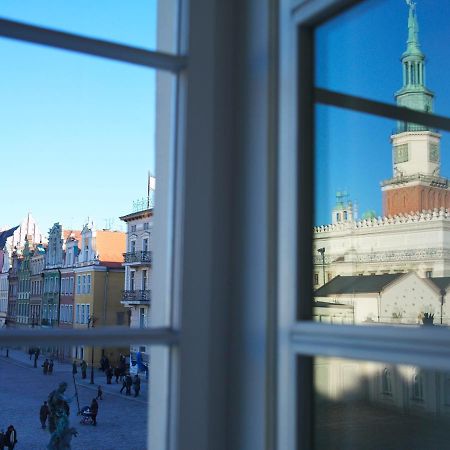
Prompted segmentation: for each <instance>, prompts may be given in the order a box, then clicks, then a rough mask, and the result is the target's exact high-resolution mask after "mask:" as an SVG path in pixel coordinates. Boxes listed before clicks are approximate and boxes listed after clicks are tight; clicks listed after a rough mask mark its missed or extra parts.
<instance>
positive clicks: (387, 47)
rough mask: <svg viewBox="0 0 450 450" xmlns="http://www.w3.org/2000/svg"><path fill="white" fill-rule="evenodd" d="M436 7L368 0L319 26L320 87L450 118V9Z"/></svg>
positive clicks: (318, 77) (441, 5)
mask: <svg viewBox="0 0 450 450" xmlns="http://www.w3.org/2000/svg"><path fill="white" fill-rule="evenodd" d="M436 6H437V4H436V5H431V4H428V3H427V2H417V5H416V6H415V9H414V8H413V7H412V6H411V8H410V7H408V6H407V5H406V3H405V2H402V1H397V0H382V1H380V0H369V1H365V2H361V3H360V4H359V5H357V6H355V7H353V8H351V9H350V10H348V11H347V12H346V13H344V14H341V15H339V16H338V17H336V18H335V19H334V20H330V21H328V22H326V23H325V24H324V25H322V26H320V27H318V29H317V32H316V38H317V41H316V62H317V70H316V85H317V86H319V87H322V88H327V89H331V90H335V91H338V92H343V93H346V94H351V95H357V96H361V97H365V98H369V99H374V100H379V101H383V102H387V103H397V104H399V105H403V106H407V107H410V108H413V109H419V110H422V111H435V112H436V113H438V114H440V115H448V114H449V112H450V94H449V92H448V89H447V83H446V79H447V77H446V76H445V74H448V73H450V63H449V62H448V58H447V59H446V58H442V52H444V51H445V48H444V42H447V41H448V39H449V36H450V34H449V33H450V30H449V27H448V24H447V22H446V19H445V18H446V17H447V16H448V14H449V13H450V4H449V3H448V2H440V3H439V8H437V7H436ZM435 99H436V103H435V102H434V100H435Z"/></svg>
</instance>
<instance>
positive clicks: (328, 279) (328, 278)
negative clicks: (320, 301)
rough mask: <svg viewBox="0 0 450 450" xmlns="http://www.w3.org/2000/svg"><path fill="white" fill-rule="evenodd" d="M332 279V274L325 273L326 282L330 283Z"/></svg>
mask: <svg viewBox="0 0 450 450" xmlns="http://www.w3.org/2000/svg"><path fill="white" fill-rule="evenodd" d="M332 279H333V274H332V273H331V272H327V281H331V280H332Z"/></svg>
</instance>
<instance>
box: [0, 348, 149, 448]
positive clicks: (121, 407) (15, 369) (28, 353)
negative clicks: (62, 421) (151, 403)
mask: <svg viewBox="0 0 450 450" xmlns="http://www.w3.org/2000/svg"><path fill="white" fill-rule="evenodd" d="M134 347H136V350H135V351H133V352H131V353H130V350H129V347H127V346H125V347H123V348H119V347H117V348H111V347H96V348H95V349H94V353H93V354H92V347H90V346H86V345H79V346H73V347H72V346H63V345H59V346H56V345H55V346H54V347H52V346H48V347H45V346H42V347H29V348H22V349H18V348H15V349H8V351H7V350H6V349H5V348H2V349H1V352H0V382H1V384H2V389H1V392H0V402H1V404H2V417H3V418H4V422H5V424H6V426H8V425H9V424H12V425H13V426H14V427H15V429H16V430H17V436H18V441H19V442H20V447H22V448H30V449H31V448H46V446H47V444H48V443H49V441H50V433H49V428H48V426H49V422H48V420H47V421H46V423H45V426H46V429H45V431H44V430H41V429H40V423H39V410H40V407H41V406H42V405H43V402H44V401H48V400H49V399H48V397H49V394H50V393H51V392H52V391H53V390H55V389H57V388H58V386H59V383H61V382H65V383H67V390H66V392H65V394H66V395H67V397H68V398H69V399H72V398H73V400H72V401H71V402H70V403H69V407H70V415H69V422H70V426H71V427H74V428H75V429H76V430H77V432H78V436H76V437H73V440H72V448H86V449H87V448H97V449H107V448H118V444H117V443H118V442H120V443H121V444H120V445H119V447H120V446H122V447H124V448H136V449H144V448H147V431H146V430H147V416H148V386H149V382H148V352H149V346H148V345H142V344H140V345H138V346H134ZM134 347H133V348H134ZM36 350H38V351H39V353H38V357H37V359H36V364H34V362H35V354H36ZM121 355H122V356H121ZM46 360H47V362H48V363H49V364H48V365H47V364H46ZM92 361H93V363H94V364H93V371H91V367H92ZM34 365H36V367H34ZM50 369H51V370H50ZM74 372H75V373H74ZM73 373H74V374H73ZM127 374H129V375H130V378H128V388H127V387H126V386H124V381H125V384H126V383H127V378H126V375H127ZM136 375H138V377H137V378H136ZM91 377H93V378H91ZM91 381H93V384H91ZM99 386H100V387H101V391H102V395H101V396H100V397H99V390H98V387H99ZM127 390H128V393H127ZM97 397H98V400H97V403H98V414H97V417H96V420H97V423H98V425H97V429H96V428H95V427H93V426H92V419H91V417H90V415H89V414H87V413H85V412H84V413H82V414H81V415H77V412H78V410H81V411H83V410H85V409H86V408H87V407H89V406H91V405H92V401H93V399H94V398H97ZM11 398H14V401H11ZM19 418H20V419H19ZM6 422H7V423H6ZM130 430H138V432H134V433H130Z"/></svg>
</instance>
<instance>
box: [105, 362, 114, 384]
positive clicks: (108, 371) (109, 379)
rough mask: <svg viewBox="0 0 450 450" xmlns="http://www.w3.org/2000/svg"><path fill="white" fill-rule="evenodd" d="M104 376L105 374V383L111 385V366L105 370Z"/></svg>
mask: <svg viewBox="0 0 450 450" xmlns="http://www.w3.org/2000/svg"><path fill="white" fill-rule="evenodd" d="M105 374H106V383H107V384H111V380H112V377H113V370H112V368H111V366H109V367H108V368H107V369H106V370H105Z"/></svg>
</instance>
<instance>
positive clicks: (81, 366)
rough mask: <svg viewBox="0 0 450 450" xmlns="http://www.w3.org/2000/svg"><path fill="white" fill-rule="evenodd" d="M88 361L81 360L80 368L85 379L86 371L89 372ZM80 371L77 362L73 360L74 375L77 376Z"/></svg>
mask: <svg viewBox="0 0 450 450" xmlns="http://www.w3.org/2000/svg"><path fill="white" fill-rule="evenodd" d="M87 367H88V366H87V362H86V361H85V360H84V359H83V360H82V361H81V362H80V369H81V378H83V380H85V379H86V372H87ZM77 373H78V369H77V362H76V361H75V360H73V362H72V374H73V376H75V375H76V374H77Z"/></svg>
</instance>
